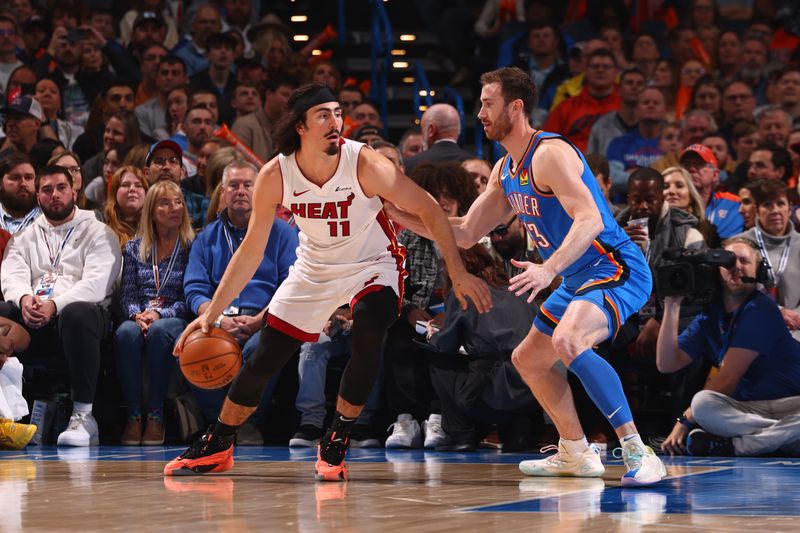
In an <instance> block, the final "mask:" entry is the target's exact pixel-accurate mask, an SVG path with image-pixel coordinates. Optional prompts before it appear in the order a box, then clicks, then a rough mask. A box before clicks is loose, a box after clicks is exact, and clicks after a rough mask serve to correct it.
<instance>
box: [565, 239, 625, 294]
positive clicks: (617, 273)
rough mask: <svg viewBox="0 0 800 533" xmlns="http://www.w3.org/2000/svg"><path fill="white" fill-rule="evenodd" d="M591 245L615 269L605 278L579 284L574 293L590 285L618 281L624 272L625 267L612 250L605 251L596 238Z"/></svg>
mask: <svg viewBox="0 0 800 533" xmlns="http://www.w3.org/2000/svg"><path fill="white" fill-rule="evenodd" d="M592 246H594V247H595V249H596V250H597V251H598V252H600V253H601V254H602V255H604V256H605V257H606V258H607V259H608V260H609V261H611V264H612V265H614V266H615V267H616V268H617V270H616V271H615V272H614V274H612V275H611V276H609V277H607V278H603V279H598V280H595V281H592V282H591V283H586V284H584V285H581V288H579V289H578V290H577V291H575V292H576V293H578V292H581V291H585V290H586V289H588V288H590V287H595V286H597V285H603V284H604V283H609V282H613V281H619V279H620V278H621V277H622V274H623V273H624V272H625V268H624V267H623V266H622V265H621V264H620V263H619V262H618V261H617V260H616V259H615V258H614V252H607V251H606V250H605V249H604V248H603V245H602V244H600V242H599V241H597V240H595V241H592Z"/></svg>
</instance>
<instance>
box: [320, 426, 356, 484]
mask: <svg viewBox="0 0 800 533" xmlns="http://www.w3.org/2000/svg"><path fill="white" fill-rule="evenodd" d="M349 444H350V439H348V438H347V437H344V438H337V437H336V433H328V434H327V435H325V437H323V438H322V440H320V442H319V444H318V445H317V465H316V468H315V471H314V478H315V479H316V480H317V481H347V466H346V465H345V464H344V456H345V454H347V447H348V445H349Z"/></svg>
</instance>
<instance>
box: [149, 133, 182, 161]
mask: <svg viewBox="0 0 800 533" xmlns="http://www.w3.org/2000/svg"><path fill="white" fill-rule="evenodd" d="M161 148H168V149H170V150H172V151H173V152H175V155H177V156H178V157H183V150H182V149H181V147H180V145H179V144H178V143H176V142H175V141H170V140H169V139H167V140H164V141H158V142H157V143H154V144H153V145H152V146H150V150H148V152H147V157H145V158H144V164H145V166H148V167H149V166H150V160H151V159H152V158H153V154H154V153H155V152H156V151H157V150H160V149H161Z"/></svg>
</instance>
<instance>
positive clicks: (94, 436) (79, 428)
mask: <svg viewBox="0 0 800 533" xmlns="http://www.w3.org/2000/svg"><path fill="white" fill-rule="evenodd" d="M56 444H57V445H58V446H98V445H99V444H100V432H99V431H98V429H97V421H96V420H95V419H94V417H93V416H92V415H91V413H72V416H71V417H70V418H69V424H67V429H66V430H64V431H63V432H62V433H61V434H60V435H59V436H58V441H57V442H56Z"/></svg>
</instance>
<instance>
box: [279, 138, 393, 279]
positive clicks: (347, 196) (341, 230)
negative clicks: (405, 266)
mask: <svg viewBox="0 0 800 533" xmlns="http://www.w3.org/2000/svg"><path fill="white" fill-rule="evenodd" d="M363 146H364V144H363V143H360V142H356V141H351V140H347V139H345V140H344V143H343V144H342V145H341V146H340V150H341V155H340V158H339V166H338V167H337V169H336V172H335V173H334V175H333V177H331V179H330V180H328V181H327V182H326V183H325V184H324V185H322V186H321V187H320V186H318V185H315V184H314V183H312V182H311V181H309V180H308V179H306V177H305V176H303V173H302V171H301V170H300V168H299V167H298V166H297V160H296V159H295V154H294V153H292V154H290V155H288V156H284V155H282V154H281V155H279V156H278V162H279V164H280V168H281V174H282V179H283V201H282V204H283V205H285V206H286V207H288V208H289V209H290V210H291V212H292V214H293V215H294V219H295V222H296V223H297V226H298V227H299V228H300V236H299V238H300V246H299V248H298V254H297V259H298V262H297V264H296V265H297V266H300V265H304V266H309V267H311V266H314V265H328V266H333V265H356V264H358V265H364V263H373V262H379V261H382V260H383V261H391V262H392V263H395V264H396V263H397V262H398V260H402V258H403V257H404V256H405V254H404V253H403V250H402V249H401V247H400V246H399V245H398V243H397V239H396V237H395V231H394V226H393V225H392V223H391V221H390V220H389V219H388V218H387V217H386V213H385V212H384V211H383V202H382V201H381V199H380V198H378V197H377V196H375V197H372V198H369V197H367V195H366V194H364V191H363V190H362V189H361V186H360V184H359V182H358V176H357V174H358V154H359V152H360V150H361V148H362V147H363ZM367 149H369V148H367ZM373 264H374V263H373Z"/></svg>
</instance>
